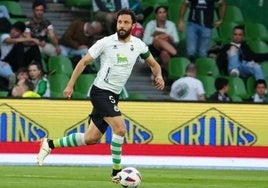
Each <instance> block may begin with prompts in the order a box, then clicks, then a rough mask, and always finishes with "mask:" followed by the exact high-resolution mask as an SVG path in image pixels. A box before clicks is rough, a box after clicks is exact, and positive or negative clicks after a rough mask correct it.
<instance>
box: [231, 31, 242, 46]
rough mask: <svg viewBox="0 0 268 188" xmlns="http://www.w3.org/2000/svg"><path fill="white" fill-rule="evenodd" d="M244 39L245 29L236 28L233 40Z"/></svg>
mask: <svg viewBox="0 0 268 188" xmlns="http://www.w3.org/2000/svg"><path fill="white" fill-rule="evenodd" d="M243 40H244V31H243V30H242V29H235V30H234V31H233V41H234V42H235V43H241V42H242V41H243Z"/></svg>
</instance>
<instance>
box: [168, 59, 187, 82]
mask: <svg viewBox="0 0 268 188" xmlns="http://www.w3.org/2000/svg"><path fill="white" fill-rule="evenodd" d="M189 63H190V60H189V59H187V58H185V57H172V58H170V60H169V63H168V79H170V80H176V79H178V78H180V77H182V76H184V75H185V68H186V67H187V65H188V64H189Z"/></svg>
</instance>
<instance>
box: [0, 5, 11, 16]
mask: <svg viewBox="0 0 268 188" xmlns="http://www.w3.org/2000/svg"><path fill="white" fill-rule="evenodd" d="M0 18H7V19H10V15H9V12H8V10H7V7H6V6H4V5H0Z"/></svg>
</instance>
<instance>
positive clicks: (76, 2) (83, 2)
mask: <svg viewBox="0 0 268 188" xmlns="http://www.w3.org/2000/svg"><path fill="white" fill-rule="evenodd" d="M65 5H66V6H68V7H79V8H90V7H92V0H66V1H65Z"/></svg>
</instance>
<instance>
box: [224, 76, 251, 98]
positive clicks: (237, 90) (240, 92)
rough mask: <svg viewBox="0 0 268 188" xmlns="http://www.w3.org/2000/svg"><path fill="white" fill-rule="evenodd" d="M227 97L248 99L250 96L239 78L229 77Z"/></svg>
mask: <svg viewBox="0 0 268 188" xmlns="http://www.w3.org/2000/svg"><path fill="white" fill-rule="evenodd" d="M228 94H229V96H230V97H231V98H233V97H234V96H238V97H240V98H241V99H248V98H249V97H250V95H249V94H248V92H247V90H246V86H245V83H244V81H243V80H242V79H241V78H239V77H229V92H228Z"/></svg>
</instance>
